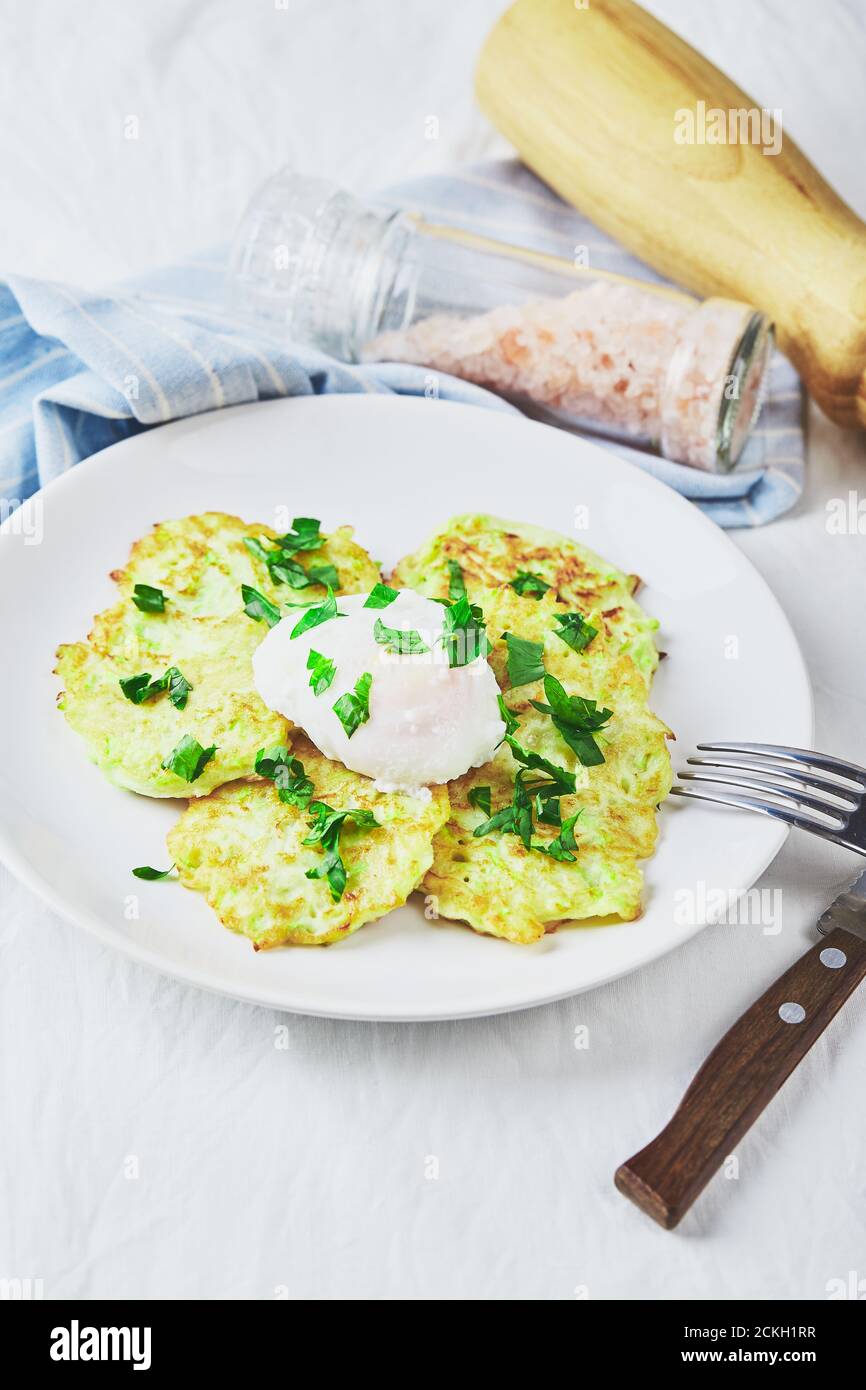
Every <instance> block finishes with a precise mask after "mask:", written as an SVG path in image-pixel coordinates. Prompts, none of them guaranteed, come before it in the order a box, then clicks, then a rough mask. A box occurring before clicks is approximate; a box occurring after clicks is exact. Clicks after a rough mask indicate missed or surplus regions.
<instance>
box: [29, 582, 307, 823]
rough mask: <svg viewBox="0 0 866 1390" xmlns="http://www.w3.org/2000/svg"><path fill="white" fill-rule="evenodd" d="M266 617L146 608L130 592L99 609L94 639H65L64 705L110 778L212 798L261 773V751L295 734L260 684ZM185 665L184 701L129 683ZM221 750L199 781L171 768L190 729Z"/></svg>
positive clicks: (158, 791)
mask: <svg viewBox="0 0 866 1390" xmlns="http://www.w3.org/2000/svg"><path fill="white" fill-rule="evenodd" d="M262 628H263V625H262V624H260V623H254V622H252V621H251V620H250V619H249V618H247V617H245V616H244V615H243V614H240V615H239V616H238V615H235V616H233V617H228V618H193V617H190V616H189V614H186V613H174V614H171V615H169V612H168V610H166V612H165V613H140V612H139V611H138V609H136V608H135V607H134V606H133V605H132V604H131V603H130V602H128V600H126V599H124V600H122V601H121V602H120V603H116V604H115V605H114V607H113V608H108V609H106V610H105V612H103V613H99V614H97V617H96V619H95V623H94V628H93V631H92V632H91V634H90V637H89V638H88V640H87V641H86V642H75V643H72V644H71V645H68V646H63V647H60V649H59V650H58V653H57V657H58V663H57V668H56V670H57V675H58V676H60V678H61V680H62V681H63V683H64V690H63V693H62V695H61V696H60V699H59V706H60V708H61V709H62V710H63V713H64V714H65V715H66V718H67V719H68V721H69V723H70V724H71V726H72V728H73V729H74V730H75V732H76V733H78V734H80V735H81V737H82V738H83V739H84V741H85V744H86V746H87V751H88V754H89V756H90V758H91V760H92V761H93V762H95V763H96V765H97V767H98V768H99V769H100V771H101V772H103V773H104V774H105V776H106V777H107V778H108V780H109V781H110V782H115V783H116V784H117V785H118V786H121V787H126V788H128V790H130V791H134V792H140V793H141V794H142V795H144V796H183V797H188V796H206V795H207V794H208V792H211V791H213V789H214V787H218V786H220V785H221V784H222V783H223V782H230V781H233V780H234V779H235V778H236V777H243V776H245V775H246V774H247V773H250V772H252V770H253V764H254V761H255V756H256V752H257V751H258V749H259V748H263V747H265V746H266V745H267V744H273V743H278V742H280V741H285V739H286V735H287V731H288V727H289V726H288V724H287V723H286V721H285V719H283V718H282V717H281V716H280V715H278V714H273V713H272V712H271V711H270V710H269V709H268V708H267V706H266V705H265V704H264V702H263V701H262V699H261V697H260V696H259V694H258V692H257V691H256V689H255V686H254V685H253V668H252V656H253V652H254V651H255V649H256V647H257V646H258V644H259V642H260V641H261V639H262V637H263V635H264V632H263V630H262ZM172 666H173V667H176V668H177V669H178V670H179V671H180V672H181V674H182V675H183V677H184V678H185V679H186V680H187V681H188V682H189V684H190V685H191V686H192V689H191V691H190V692H189V695H188V697H187V701H186V705H185V707H184V708H183V709H177V708H175V706H174V705H173V704H172V703H171V701H170V700H169V698H168V695H167V694H166V693H160V694H157V695H156V696H155V697H154V698H152V699H149V700H147V701H145V702H144V703H143V704H139V705H137V704H134V703H133V702H132V701H131V700H128V699H127V698H126V696H125V695H124V693H123V691H122V690H121V687H120V681H121V680H126V679H128V678H129V677H131V676H135V675H139V674H141V673H143V672H148V673H149V674H150V675H151V676H152V678H153V679H154V680H157V679H159V678H160V677H161V676H162V675H163V674H164V672H165V671H167V670H168V669H169V668H170V667H172ZM187 734H188V735H190V736H191V737H193V738H195V739H197V741H198V742H199V743H200V744H201V745H202V747H203V748H209V747H211V746H212V745H213V744H216V746H217V751H216V753H215V754H214V756H213V758H212V759H211V760H210V761H209V762H208V764H207V766H206V767H205V768H204V771H203V772H202V773H201V775H200V776H199V777H197V778H196V780H195V781H194V782H186V781H184V779H183V778H182V777H179V776H177V775H176V774H175V773H174V772H169V771H166V770H165V769H164V768H163V767H162V766H161V764H162V762H163V760H164V759H167V758H168V756H169V755H170V754H171V752H172V750H173V749H174V748H175V747H176V746H177V744H178V743H179V742H180V740H181V739H182V738H183V737H184V735H187Z"/></svg>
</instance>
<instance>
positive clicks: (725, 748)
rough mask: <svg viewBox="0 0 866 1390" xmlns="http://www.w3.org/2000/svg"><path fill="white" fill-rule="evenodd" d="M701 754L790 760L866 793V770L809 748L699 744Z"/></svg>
mask: <svg viewBox="0 0 866 1390" xmlns="http://www.w3.org/2000/svg"><path fill="white" fill-rule="evenodd" d="M696 746H697V749H698V751H699V752H700V753H763V754H766V755H767V756H768V757H771V758H789V759H790V760H791V761H792V762H795V763H807V764H808V765H809V766H810V767H815V768H820V770H821V771H822V772H835V773H836V774H837V775H838V776H839V777H847V778H848V779H849V781H851V782H856V783H857V785H858V786H859V787H860V789H861V791H866V768H863V767H860V766H859V765H858V764H857V763H848V762H845V760H844V759H843V758H833V757H830V755H829V754H827V753H814V752H812V751H811V750H810V749H809V748H789V747H788V746H787V745H786V744H781V743H699V744H697V745H696Z"/></svg>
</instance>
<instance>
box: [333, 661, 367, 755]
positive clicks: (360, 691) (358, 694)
mask: <svg viewBox="0 0 866 1390" xmlns="http://www.w3.org/2000/svg"><path fill="white" fill-rule="evenodd" d="M372 684H373V677H372V676H371V675H370V672H369V671H365V672H364V674H363V676H359V677H358V679H357V680H356V681H355V690H354V693H352V692H351V691H347V692H346V694H345V695H341V696H340V698H339V700H338V701H337V702H336V704H335V705H334V707H333V709H334V713H335V714H336V716H337V718H338V719H339V721H340V723H341V724H342V726H343V728H344V729H345V731H346V738H351V737H352V735H353V734H354V733H355V732H356V731H357V730H358V729H360V727H361V725H362V724H366V722H367V720H368V719H369V718H370V686H371V685H372Z"/></svg>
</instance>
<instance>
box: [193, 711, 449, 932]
mask: <svg viewBox="0 0 866 1390" xmlns="http://www.w3.org/2000/svg"><path fill="white" fill-rule="evenodd" d="M292 755H293V757H296V758H299V759H300V760H301V762H302V763H303V765H304V770H305V772H306V774H307V776H308V777H310V778H311V779H312V782H313V785H314V788H315V792H314V796H315V799H317V800H319V801H323V802H326V803H327V805H329V806H331V807H333V808H334V809H335V810H346V809H348V808H350V807H351V808H353V809H360V810H369V811H372V812H373V814H374V816H375V817H376V820H377V821H378V822H379V826H378V827H375V828H370V829H357V828H355V827H353V826H352V825H351V824H349V823H348V822H347V824H346V826H345V827H344V829H343V832H342V835H341V838H340V854H341V856H342V859H343V863H344V865H345V868H346V871H347V874H348V880H347V884H346V888H345V891H344V892H343V895H342V897H341V899H340V900H339V901H338V902H335V901H334V900H333V896H332V894H331V892H330V889H329V886H328V883H327V882H326V881H325V880H324V879H310V878H307V877H306V872H307V870H309V869H316V868H317V867H320V866H321V863H322V851H321V849H320V848H319V847H318V846H316V845H304V844H303V843H302V841H303V840H304V839H305V838H306V837H307V836H309V834H310V813H309V812H308V811H306V810H302V809H300V808H299V807H298V806H295V805H288V804H284V803H283V802H282V801H280V799H279V795H278V792H277V789H276V787H275V786H274V784H273V782H267V781H262V780H259V779H257V780H254V781H246V782H235V783H233V784H232V785H231V786H227V787H222V788H221V789H220V790H219V791H217V792H214V794H213V795H212V796H208V797H206V798H204V799H200V800H197V801H192V802H190V804H189V807H188V809H187V810H186V811H185V812H184V814H183V815H182V816H181V818H180V820H179V821H178V822H177V824H176V825H175V826H174V827H173V828H172V829H171V830H170V831H169V834H168V837H167V843H168V850H169V853H170V855H171V857H172V859H173V860H174V862H175V863H176V865H177V868H178V873H179V874H180V879H181V882H182V883H183V884H184V885H185V886H186V887H187V888H193V889H195V890H196V891H197V892H200V893H203V894H204V895H205V897H206V898H207V901H208V903H209V904H210V906H211V907H212V908H213V910H214V911H215V912H216V914H217V916H218V917H219V919H220V921H221V922H222V923H223V925H224V926H226V927H228V929H229V930H230V931H233V932H239V933H240V934H242V935H243V936H248V937H249V938H250V940H251V941H252V942H253V945H254V946H255V947H256V949H261V948H264V947H270V946H280V945H284V944H293V945H296V946H324V945H326V944H328V943H329V942H332V941H342V940H343V939H344V938H345V937H346V936H349V935H350V934H351V933H352V932H354V931H357V930H358V928H359V927H362V926H363V925H364V923H365V922H371V921H373V920H375V919H376V918H378V917H382V916H384V915H385V913H386V912H390V911H391V910H392V908H395V907H400V906H401V904H402V903H404V902H405V901H406V899H407V897H408V896H409V894H410V893H411V892H412V891H413V890H414V889H415V888H416V887H417V886H418V883H419V881H420V879H421V878H423V876H424V873H425V872H426V870H427V869H428V868H429V867H430V864H431V863H432V861H433V848H432V841H433V836H434V835H435V834H436V831H437V830H439V829H440V827H441V826H442V825H443V824H444V822H445V820H446V819H447V817H448V793H447V792H446V790H445V788H444V787H434V788H433V793H432V797H431V798H430V799H427V798H424V797H419V796H409V795H407V794H405V793H403V792H387V793H386V792H377V791H375V789H374V786H373V783H372V782H371V781H370V779H369V778H367V777H361V776H360V775H359V774H358V773H356V772H350V771H349V770H348V769H347V768H345V767H343V766H342V764H341V763H334V762H331V761H330V760H329V759H328V758H324V757H323V756H322V754H321V753H320V752H319V751H318V749H317V748H315V747H314V745H313V744H312V743H310V742H309V740H308V739H306V738H304V737H302V736H300V735H299V736H298V737H297V738H296V740H295V741H294V742H293V744H292Z"/></svg>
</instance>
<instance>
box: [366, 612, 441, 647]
mask: <svg viewBox="0 0 866 1390" xmlns="http://www.w3.org/2000/svg"><path fill="white" fill-rule="evenodd" d="M366 606H367V605H366V604H365V605H364V607H365V608H366ZM373 636H374V637H375V639H376V641H377V642H378V643H379V646H380V647H384V648H385V651H386V652H390V653H391V654H392V655H396V656H419V655H420V654H421V653H422V652H429V650H430V648H429V647H428V646H427V643H426V642H425V641H424V639H423V637H422V636H421V634H420V632H419V631H418V629H417V628H414V627H410V628H407V629H401V628H398V627H386V625H385V624H384V623H383V622H382V619H381V618H377V619H376V623H375V626H374V628H373Z"/></svg>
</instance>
